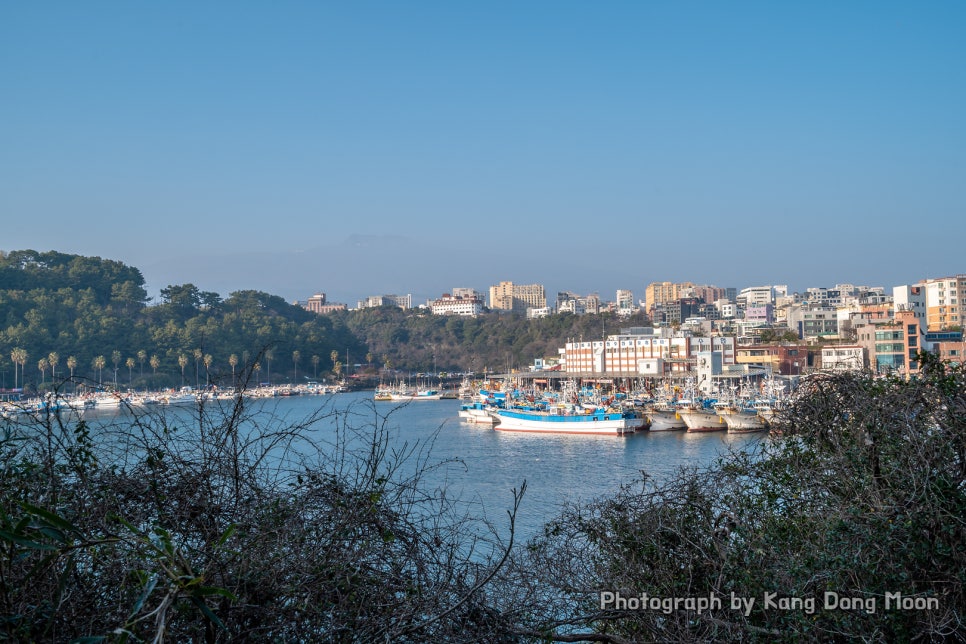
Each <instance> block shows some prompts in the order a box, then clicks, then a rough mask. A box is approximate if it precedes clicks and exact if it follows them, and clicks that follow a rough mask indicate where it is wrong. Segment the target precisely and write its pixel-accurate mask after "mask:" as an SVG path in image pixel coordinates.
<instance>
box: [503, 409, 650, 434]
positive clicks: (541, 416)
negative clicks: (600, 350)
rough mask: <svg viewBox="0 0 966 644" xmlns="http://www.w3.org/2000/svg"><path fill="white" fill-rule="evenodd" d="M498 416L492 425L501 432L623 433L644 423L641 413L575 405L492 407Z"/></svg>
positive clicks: (633, 429) (640, 426) (632, 430)
mask: <svg viewBox="0 0 966 644" xmlns="http://www.w3.org/2000/svg"><path fill="white" fill-rule="evenodd" d="M490 413H491V414H492V415H493V416H495V417H496V418H497V420H498V422H497V425H496V427H495V429H497V430H499V431H504V432H549V433H562V434H606V435H609V436H624V435H627V434H633V433H634V432H636V431H637V430H638V429H641V428H642V427H643V426H644V417H643V416H642V415H640V414H638V413H636V412H634V411H624V410H620V409H606V408H603V407H600V408H597V409H587V408H585V407H582V406H578V405H549V406H547V407H545V408H540V407H536V406H535V407H530V408H526V407H510V408H507V409H500V408H496V409H492V410H491V411H490Z"/></svg>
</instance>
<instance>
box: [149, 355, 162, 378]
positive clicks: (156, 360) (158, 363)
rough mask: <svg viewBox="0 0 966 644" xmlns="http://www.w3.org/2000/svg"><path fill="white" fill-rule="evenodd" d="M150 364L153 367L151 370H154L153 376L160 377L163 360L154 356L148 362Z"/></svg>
mask: <svg viewBox="0 0 966 644" xmlns="http://www.w3.org/2000/svg"><path fill="white" fill-rule="evenodd" d="M148 364H149V365H151V369H152V370H153V374H154V375H155V376H156V375H158V367H160V366H161V359H160V358H159V357H158V356H156V355H152V356H151V359H150V360H148Z"/></svg>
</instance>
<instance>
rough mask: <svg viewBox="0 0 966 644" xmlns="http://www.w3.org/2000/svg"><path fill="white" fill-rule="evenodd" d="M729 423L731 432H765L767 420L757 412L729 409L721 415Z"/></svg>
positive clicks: (729, 431)
mask: <svg viewBox="0 0 966 644" xmlns="http://www.w3.org/2000/svg"><path fill="white" fill-rule="evenodd" d="M721 417H722V418H724V421H725V423H727V424H728V433H729V434H745V433H748V432H763V431H765V430H766V429H767V428H766V427H765V421H764V420H762V418H761V416H759V415H758V414H757V413H756V412H749V411H736V410H728V411H724V412H722V415H721Z"/></svg>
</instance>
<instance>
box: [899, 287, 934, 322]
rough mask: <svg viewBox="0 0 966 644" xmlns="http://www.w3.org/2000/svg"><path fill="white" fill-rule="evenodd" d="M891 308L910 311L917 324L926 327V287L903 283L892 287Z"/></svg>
mask: <svg viewBox="0 0 966 644" xmlns="http://www.w3.org/2000/svg"><path fill="white" fill-rule="evenodd" d="M892 310H893V311H894V312H895V313H898V312H899V311H912V312H913V313H914V314H915V317H916V319H917V320H919V326H921V327H922V328H924V329H925V328H926V288H925V287H924V286H923V285H922V284H903V285H901V286H893V287H892Z"/></svg>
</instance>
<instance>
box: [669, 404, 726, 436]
mask: <svg viewBox="0 0 966 644" xmlns="http://www.w3.org/2000/svg"><path fill="white" fill-rule="evenodd" d="M678 414H679V415H680V416H681V420H683V421H684V424H685V425H686V426H687V428H688V431H689V432H723V431H725V430H727V429H728V423H726V422H725V421H724V420H723V419H722V418H721V416H719V415H718V413H717V412H715V411H711V410H705V409H687V410H684V409H682V410H681V411H679V412H678Z"/></svg>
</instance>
